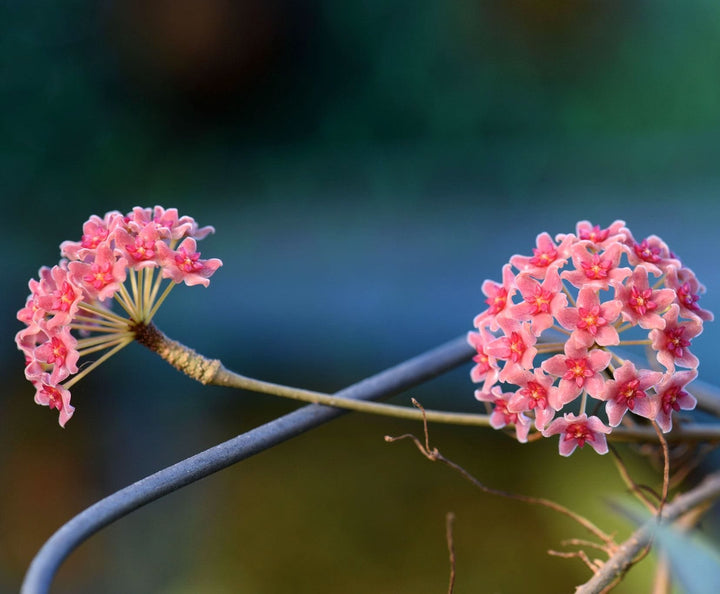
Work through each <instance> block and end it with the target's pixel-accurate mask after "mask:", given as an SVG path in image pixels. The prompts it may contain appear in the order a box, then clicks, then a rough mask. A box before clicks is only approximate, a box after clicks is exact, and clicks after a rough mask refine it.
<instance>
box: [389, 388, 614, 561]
mask: <svg viewBox="0 0 720 594" xmlns="http://www.w3.org/2000/svg"><path fill="white" fill-rule="evenodd" d="M412 403H413V405H415V406H416V407H418V408H419V409H420V410H421V411H422V410H424V409H423V408H422V406H421V405H420V404H419V403H418V402H417V400H415V399H414V398H413V399H412ZM423 429H424V434H425V443H424V444H423V443H422V442H421V441H420V440H419V439H418V438H417V437H416V436H415V435H412V434H409V433H406V434H404V435H400V436H397V437H392V436H389V435H386V436H385V441H386V442H388V443H392V442H395V441H398V440H401V439H410V440H412V441H413V443H414V444H415V446H416V447H417V449H418V451H420V453H421V454H423V456H425V457H426V458H427V459H428V460H430V461H432V462H442V463H443V464H445V465H446V466H449V467H450V468H452V469H453V470H455V471H456V472H458V473H459V474H460V475H462V476H463V477H464V478H465V479H466V480H467V481H469V482H470V483H472V484H473V485H475V487H477V488H478V489H480V490H481V491H483V492H484V493H488V494H490V495H497V496H499V497H505V498H507V499H514V500H516V501H523V502H525V503H530V504H533V505H541V506H544V507H547V508H550V509H552V510H555V511H556V512H558V513H561V514H563V515H565V516H567V517H569V518H571V519H573V520H575V521H576V522H577V523H578V524H580V525H581V526H582V527H583V528H585V529H586V530H587V531H588V532H590V533H591V534H593V535H595V536H596V537H597V538H598V539H600V540H601V541H602V542H603V543H605V546H606V547H607V552H608V555H609V554H611V553H612V551H614V550H615V546H616V544H615V542H614V540H613V537H612V536H610V535H609V534H606V533H605V532H603V531H602V530H601V529H600V528H598V527H597V526H596V525H595V524H593V523H592V522H591V521H590V520H588V519H587V518H585V517H584V516H581V515H580V514H578V513H576V512H574V511H572V510H570V509H568V508H566V507H565V506H563V505H560V504H559V503H556V502H555V501H552V500H550V499H544V498H541V497H530V496H529V495H520V494H517V493H509V492H507V491H501V490H500V489H494V488H492V487H488V486H486V485H484V484H483V483H481V482H480V481H479V480H478V479H477V478H475V477H474V476H473V475H472V474H470V473H469V472H468V471H467V470H465V469H464V468H463V467H462V466H460V465H459V464H456V463H455V462H453V461H452V460H449V459H448V458H445V457H444V456H443V455H442V454H441V453H440V451H439V450H438V449H437V448H431V447H430V437H429V432H428V427H427V419H424V420H423Z"/></svg>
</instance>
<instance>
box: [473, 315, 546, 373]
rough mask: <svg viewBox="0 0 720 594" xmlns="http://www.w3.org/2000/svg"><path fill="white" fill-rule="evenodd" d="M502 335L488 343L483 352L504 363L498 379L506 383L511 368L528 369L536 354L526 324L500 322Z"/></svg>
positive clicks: (534, 340) (532, 338)
mask: <svg viewBox="0 0 720 594" xmlns="http://www.w3.org/2000/svg"><path fill="white" fill-rule="evenodd" d="M499 323H500V325H501V327H502V328H503V330H504V335H503V336H501V337H500V338H496V339H495V340H493V341H492V342H490V343H489V344H488V345H487V347H486V349H485V351H486V352H487V353H488V355H490V356H491V357H495V358H496V359H500V360H503V361H505V362H506V363H505V366H504V367H503V369H502V371H501V372H500V373H499V375H498V378H499V379H500V380H502V381H506V377H507V375H508V373H510V372H511V371H512V370H513V368H519V369H529V368H530V367H531V366H532V362H533V360H534V358H535V354H536V353H537V349H536V348H535V342H536V338H535V335H534V334H533V333H532V332H531V331H530V326H529V324H527V323H518V322H512V323H510V322H507V321H505V320H501V321H500V322H499Z"/></svg>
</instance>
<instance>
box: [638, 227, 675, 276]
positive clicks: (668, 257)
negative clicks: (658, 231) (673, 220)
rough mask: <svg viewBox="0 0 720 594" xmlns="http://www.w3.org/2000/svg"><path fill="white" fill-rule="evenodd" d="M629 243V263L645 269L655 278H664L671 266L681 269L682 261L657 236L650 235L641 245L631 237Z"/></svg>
mask: <svg viewBox="0 0 720 594" xmlns="http://www.w3.org/2000/svg"><path fill="white" fill-rule="evenodd" d="M628 243H629V245H630V249H629V250H628V261H629V262H630V264H631V265H632V266H639V267H641V268H645V269H646V270H647V271H648V272H649V273H651V274H654V275H655V276H662V275H663V274H664V273H665V271H666V270H667V269H668V267H670V266H674V267H676V268H679V267H680V260H678V259H677V258H675V257H674V255H673V254H672V252H671V251H670V248H669V247H668V246H667V244H666V243H665V242H664V241H663V240H662V239H660V238H659V237H658V236H657V235H650V236H649V237H647V238H646V239H643V240H642V241H641V242H639V243H638V242H637V241H635V240H634V239H632V237H631V238H630V239H629V241H628Z"/></svg>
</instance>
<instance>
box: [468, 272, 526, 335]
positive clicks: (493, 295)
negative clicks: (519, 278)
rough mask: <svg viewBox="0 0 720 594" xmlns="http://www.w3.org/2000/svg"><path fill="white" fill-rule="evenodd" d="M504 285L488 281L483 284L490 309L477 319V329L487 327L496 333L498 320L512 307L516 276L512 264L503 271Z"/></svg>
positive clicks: (475, 321) (475, 322)
mask: <svg viewBox="0 0 720 594" xmlns="http://www.w3.org/2000/svg"><path fill="white" fill-rule="evenodd" d="M502 277H503V280H502V283H496V282H494V281H490V280H486V281H484V282H483V284H482V287H481V289H482V292H483V294H484V295H485V296H486V297H487V299H485V303H487V305H488V308H487V309H486V310H485V311H484V312H482V313H481V314H479V315H478V316H476V317H475V320H474V321H473V325H474V326H475V327H476V328H480V327H482V326H487V327H489V328H490V330H492V331H493V332H495V331H496V330H497V329H498V328H499V326H498V320H500V319H501V318H503V317H505V316H506V315H507V313H506V309H508V308H509V306H510V305H512V297H513V295H514V294H515V291H516V287H515V275H514V274H513V272H512V267H511V266H510V264H505V266H503V269H502Z"/></svg>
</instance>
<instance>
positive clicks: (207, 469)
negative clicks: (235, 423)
mask: <svg viewBox="0 0 720 594" xmlns="http://www.w3.org/2000/svg"><path fill="white" fill-rule="evenodd" d="M473 355H475V349H473V348H472V347H470V346H469V345H468V343H467V338H466V335H462V336H460V337H458V338H456V339H454V340H452V341H450V342H447V343H445V344H443V345H441V346H439V347H437V348H434V349H432V350H430V351H427V352H426V353H423V354H421V355H418V356H417V357H414V358H412V359H409V360H408V361H405V362H403V363H400V364H399V365H396V366H395V367H391V368H390V369H387V370H385V371H382V372H380V373H378V374H377V375H373V376H371V377H369V378H367V379H364V380H362V381H360V382H358V383H357V384H353V385H352V386H349V387H347V388H345V389H343V390H340V391H339V392H337V393H336V396H342V397H344V398H357V399H363V400H374V399H379V398H384V397H389V396H392V395H394V394H398V393H400V392H403V391H404V390H407V389H408V388H411V387H413V386H417V385H419V384H421V383H423V382H426V381H428V380H430V379H432V378H434V377H437V376H439V375H441V374H443V373H445V372H446V371H449V370H451V369H453V368H455V367H457V366H458V365H460V364H462V363H465V362H467V361H469V360H470V359H471V357H473ZM346 412H347V411H344V410H342V409H338V408H329V407H326V406H320V405H317V404H310V405H307V406H304V407H302V408H300V409H298V410H295V411H293V412H291V413H289V414H287V415H284V416H282V417H279V418H277V419H274V420H273V421H270V422H269V423H266V424H264V425H261V426H259V427H256V428H255V429H252V430H250V431H248V432H247V433H243V434H242V435H238V436H237V437H235V438H233V439H230V440H228V441H226V442H224V443H221V444H219V445H216V446H214V447H212V448H209V449H207V450H205V451H203V452H200V453H199V454H196V455H194V456H191V457H190V458H186V459H185V460H183V461H181V462H178V463H177V464H173V465H172V466H169V467H167V468H165V469H163V470H160V471H159V472H156V473H154V474H151V475H150V476H147V477H145V478H143V479H141V480H139V481H137V482H136V483H133V484H132V485H129V486H127V487H125V488H123V489H120V490H119V491H116V492H115V493H113V494H112V495H109V496H107V497H105V498H104V499H101V500H100V501H98V502H97V503H95V504H94V505H92V506H90V507H88V508H87V509H85V510H84V511H82V512H80V513H79V514H78V515H77V516H75V517H74V518H72V519H71V520H70V521H69V522H67V523H66V524H64V525H63V526H61V527H60V529H58V531H57V532H55V534H53V535H52V536H51V537H50V538H49V539H48V540H47V541H46V542H45V544H44V545H43V546H42V548H41V549H40V550H39V551H38V553H37V555H36V556H35V558H34V559H33V560H32V563H31V564H30V567H29V568H28V571H27V573H26V574H25V579H24V581H23V584H22V589H21V594H44V593H46V592H49V590H50V586H51V584H52V580H53V577H54V576H55V573H56V572H57V570H58V568H59V567H60V565H61V564H62V562H63V561H64V560H65V558H66V557H67V556H68V555H69V554H70V553H71V552H72V551H73V550H74V549H75V548H77V547H78V546H79V545H80V544H81V543H83V542H84V541H85V540H87V539H88V538H89V537H90V536H92V535H93V534H94V533H95V532H97V531H99V530H100V529H101V528H104V527H105V526H107V525H108V524H110V523H112V522H114V521H115V520H117V519H119V518H122V517H123V516H125V515H127V514H129V513H130V512H132V511H134V510H136V509H138V508H139V507H142V506H143V505H145V504H147V503H150V502H152V501H155V500H156V499H159V498H160V497H162V496H164V495H167V494H168V493H171V492H173V491H176V490H177V489H180V488H182V487H184V486H186V485H188V484H190V483H193V482H195V481H198V480H200V479H201V478H205V477H206V476H209V475H210V474H212V473H214V472H217V471H218V470H222V469H223V468H227V467H228V466H231V465H232V464H235V463H236V462H240V461H241V460H244V459H246V458H249V457H250V456H253V455H254V454H258V453H260V452H262V451H264V450H267V449H269V448H271V447H273V446H275V445H277V444H279V443H282V442H284V441H286V440H288V439H290V438H292V437H295V436H296V435H300V434H301V433H304V432H305V431H308V430H309V429H313V428H315V427H318V426H320V425H322V424H323V423H326V422H328V421H330V420H332V419H335V418H337V417H339V416H341V415H343V414H344V413H346Z"/></svg>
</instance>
